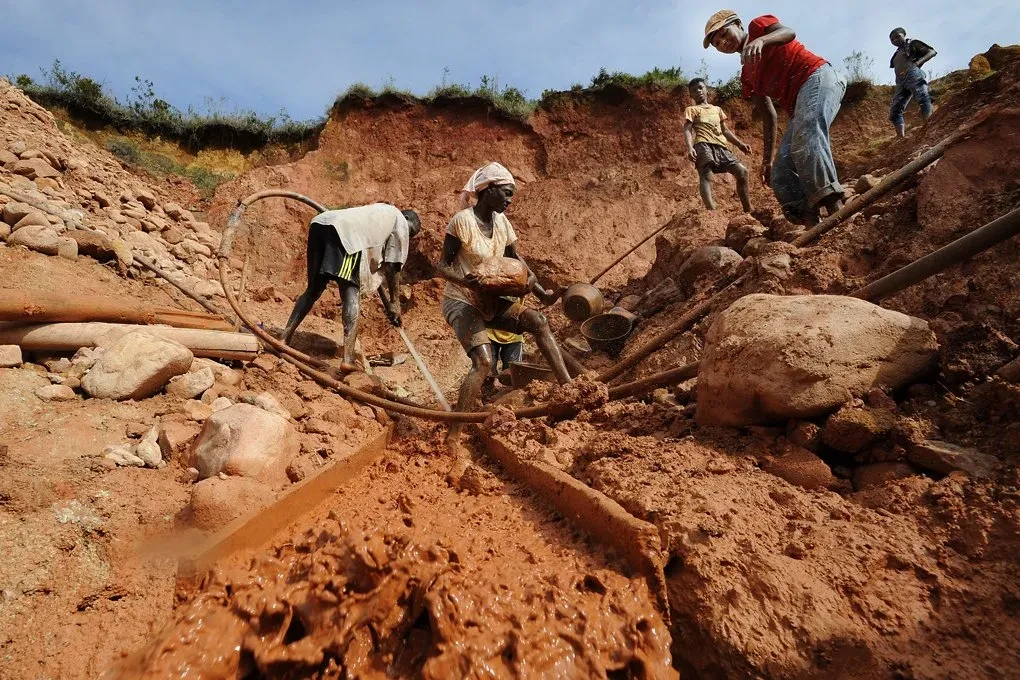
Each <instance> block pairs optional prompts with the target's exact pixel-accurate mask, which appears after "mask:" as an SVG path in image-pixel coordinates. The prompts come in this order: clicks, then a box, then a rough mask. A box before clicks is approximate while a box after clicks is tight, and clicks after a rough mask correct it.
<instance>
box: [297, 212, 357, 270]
mask: <svg viewBox="0 0 1020 680" xmlns="http://www.w3.org/2000/svg"><path fill="white" fill-rule="evenodd" d="M308 252H309V253H319V254H321V255H322V260H320V262H319V271H318V273H319V274H320V275H322V276H328V277H329V278H331V279H336V280H338V281H344V282H346V283H348V284H350V285H352V286H360V285H361V251H358V252H356V253H353V254H351V253H348V252H347V251H346V250H345V249H344V246H343V243H341V242H340V235H339V234H337V233H336V229H334V228H333V227H332V226H330V225H328V224H319V223H317V222H312V223H311V225H309V227H308Z"/></svg>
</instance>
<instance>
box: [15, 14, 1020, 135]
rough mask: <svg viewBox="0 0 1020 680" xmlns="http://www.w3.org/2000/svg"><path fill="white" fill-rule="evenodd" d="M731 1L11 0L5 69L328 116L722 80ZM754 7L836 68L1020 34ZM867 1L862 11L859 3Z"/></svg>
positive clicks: (991, 20)
mask: <svg viewBox="0 0 1020 680" xmlns="http://www.w3.org/2000/svg"><path fill="white" fill-rule="evenodd" d="M720 7H722V5H718V4H716V3H714V2H701V1H696V2H681V1H679V0H630V2H621V1H617V2H609V1H607V0H564V1H563V2H559V3H555V2H549V1H548V0H545V1H538V0H519V1H516V2H515V1H512V0H506V1H505V2H502V3H498V2H494V3H467V2H453V1H450V0H433V1H432V2H407V1H405V0H389V1H388V2H387V1H384V2H376V3H369V2H367V1H362V2H350V1H347V2H345V1H343V0H334V1H333V2H329V1H326V0H290V1H289V2H279V0H273V1H270V0H249V1H247V2H240V1H238V0H219V1H217V0H163V1H161V2H155V1H154V0H92V1H91V2H82V0H47V1H46V2H40V1H39V0H0V18H2V25H3V36H4V37H3V39H2V40H0V73H4V74H18V73H27V74H29V75H31V76H33V77H36V78H38V77H39V75H40V73H39V68H40V67H47V66H49V65H50V64H52V62H53V60H54V59H60V60H61V62H62V63H63V64H64V66H65V67H66V68H69V69H72V70H74V71H78V72H79V73H82V74H83V75H88V76H91V77H93V78H95V79H96V80H99V81H100V82H102V83H104V85H105V86H106V87H107V88H108V90H110V91H112V92H113V93H114V94H116V95H118V96H121V97H124V96H125V95H127V94H128V93H129V91H130V88H131V86H132V85H133V84H134V77H135V76H136V75H139V76H142V77H144V78H148V79H149V80H152V81H153V82H154V83H155V89H156V92H157V94H158V95H159V96H161V97H162V98H164V99H167V100H168V101H170V102H171V103H172V104H174V105H175V106H178V107H180V108H186V107H187V106H188V105H193V106H195V107H197V108H201V107H203V105H204V104H205V102H207V101H208V100H211V101H220V100H222V101H223V102H225V106H221V108H225V109H226V110H228V111H229V110H232V109H234V108H244V109H255V110H256V111H259V112H260V113H274V112H276V111H279V110H280V109H281V108H283V109H286V111H287V112H288V113H289V114H290V115H291V116H292V117H293V118H295V119H298V120H302V119H308V118H314V117H318V116H320V115H322V113H323V112H324V111H325V109H326V108H327V106H328V105H329V104H330V103H331V102H332V101H333V99H334V98H335V97H336V95H337V93H339V92H342V91H343V90H345V89H346V88H347V86H348V85H350V84H351V83H354V82H358V81H362V82H365V83H367V84H369V85H371V86H373V87H377V88H378V87H381V86H382V85H384V84H386V83H387V82H390V81H392V82H393V84H395V85H396V86H397V87H400V88H406V89H410V90H412V91H414V92H418V93H424V92H427V91H428V90H429V89H430V88H431V87H432V86H434V85H435V84H437V83H438V82H439V81H440V80H441V79H442V77H443V69H444V68H449V76H448V80H449V81H450V82H460V83H467V84H471V85H477V83H478V80H479V78H480V77H481V76H482V75H483V74H488V75H490V76H497V77H498V78H499V82H500V83H503V84H512V85H515V86H517V87H519V88H521V89H524V90H526V91H527V94H528V96H530V97H537V96H539V95H540V94H541V92H542V90H544V89H546V88H553V89H566V88H569V87H570V86H571V85H572V84H574V83H583V84H588V82H589V81H590V79H591V77H592V75H594V74H595V73H597V72H598V70H599V68H601V67H606V68H608V69H609V70H622V71H628V72H631V73H643V72H644V71H646V70H648V69H650V68H651V67H653V66H664V67H665V66H675V65H678V64H679V65H681V66H682V67H683V68H684V70H685V71H686V72H687V73H689V74H690V73H693V72H694V71H696V70H698V69H699V68H700V67H701V60H702V59H704V60H705V61H706V64H707V67H708V71H709V74H710V75H711V77H712V78H728V77H729V76H731V75H733V73H735V72H736V70H737V69H738V67H739V64H738V60H737V58H736V57H733V56H726V55H721V54H719V53H717V52H715V51H714V50H711V49H710V50H707V51H706V50H703V49H702V47H701V39H702V35H703V30H704V25H705V21H706V19H707V18H708V16H709V15H710V14H711V13H712V12H713V11H715V10H716V9H719V8H720ZM729 7H730V8H732V9H735V10H736V11H737V12H739V13H740V14H741V16H744V17H748V18H750V17H753V16H755V15H757V14H761V13H764V12H766V11H767V12H770V13H772V14H776V15H777V16H779V18H780V19H781V20H782V21H783V22H784V23H786V24H788V25H790V26H792V27H793V28H794V29H795V30H796V31H797V32H798V34H799V37H800V38H801V39H802V40H803V41H804V42H805V43H806V44H807V46H808V48H809V49H811V50H813V51H814V52H817V53H818V54H820V55H822V56H824V57H826V58H828V59H829V60H830V61H832V62H833V63H834V64H836V65H837V66H839V65H841V64H842V59H843V57H845V56H846V55H847V54H849V53H850V52H852V51H854V50H862V51H864V52H865V53H867V54H868V55H870V56H871V57H873V58H874V60H875V68H874V72H875V75H876V77H878V79H879V80H880V81H888V80H889V77H890V70H889V69H888V68H887V66H888V59H889V55H890V54H891V52H892V47H891V46H890V45H889V42H888V38H887V36H888V33H889V31H890V30H891V29H892V28H894V27H895V26H897V25H903V26H905V27H906V28H907V31H908V34H909V35H910V36H912V37H918V38H921V39H923V40H925V41H926V42H929V43H931V44H932V45H934V46H935V47H936V49H938V51H939V56H938V57H937V58H936V60H935V61H933V62H931V68H932V69H933V70H934V71H935V72H937V73H944V72H948V71H951V70H955V69H959V68H965V67H966V66H967V62H968V61H969V59H970V57H971V56H973V55H974V54H976V53H977V52H983V51H984V50H986V49H987V48H988V47H989V46H990V45H991V44H992V43H993V42H998V43H1000V44H1010V43H1012V42H1017V41H1018V40H1017V39H1018V36H1017V32H1016V27H1017V26H1018V25H1020V2H1016V0H1011V1H1010V2H988V1H981V0H977V1H973V2H965V3H960V2H950V1H948V0H929V1H928V2H911V1H908V0H898V1H896V2H874V1H868V0H864V1H861V2H829V3H817V4H813V5H812V4H809V3H805V2H803V1H801V2H792V1H786V0H777V1H775V2H772V3H768V4H764V3H761V2H731V3H730V4H729ZM865 7H866V8H867V9H861V8H865Z"/></svg>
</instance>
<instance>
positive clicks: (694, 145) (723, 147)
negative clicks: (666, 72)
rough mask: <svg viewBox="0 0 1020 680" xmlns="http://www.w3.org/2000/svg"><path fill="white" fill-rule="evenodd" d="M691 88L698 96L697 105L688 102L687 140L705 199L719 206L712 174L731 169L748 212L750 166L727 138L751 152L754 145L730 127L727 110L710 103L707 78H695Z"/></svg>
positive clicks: (685, 125)
mask: <svg viewBox="0 0 1020 680" xmlns="http://www.w3.org/2000/svg"><path fill="white" fill-rule="evenodd" d="M687 89H688V90H690V93H691V97H693V98H694V106H688V107H687V109H686V110H685V111H684V119H685V121H686V122H685V123H684V142H685V143H686V144H687V157H688V158H690V159H691V162H692V163H694V167H695V168H697V169H698V177H699V179H700V181H701V200H702V201H704V202H705V207H706V208H708V209H709V210H715V201H714V200H713V199H712V174H713V173H719V172H728V173H730V174H731V175H733V176H734V177H736V178H737V195H738V196H740V204H741V205H742V206H743V207H744V212H746V213H749V212H751V195H750V192H749V191H748V187H747V167H746V166H745V165H744V164H743V163H741V162H740V161H739V160H737V157H736V156H734V155H733V153H732V152H731V151H730V149H729V146H728V145H727V144H726V140H729V141H731V142H733V143H734V144H736V145H737V148H738V149H740V150H741V151H743V152H744V153H750V152H751V147H750V146H749V145H747V144H745V143H744V142H742V141H740V140H739V139H737V137H736V135H734V134H733V133H732V132H730V130H729V128H728V127H726V114H725V113H723V110H722V109H721V108H719V107H718V106H713V105H712V104H709V103H708V84H707V83H706V82H705V79H704V78H695V79H694V80H692V81H691V82H690V83H688V84H687Z"/></svg>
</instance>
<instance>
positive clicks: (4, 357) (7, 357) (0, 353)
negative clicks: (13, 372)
mask: <svg viewBox="0 0 1020 680" xmlns="http://www.w3.org/2000/svg"><path fill="white" fill-rule="evenodd" d="M21 362H22V358H21V347H19V346H18V345H0V368H17V367H18V366H20V365H21Z"/></svg>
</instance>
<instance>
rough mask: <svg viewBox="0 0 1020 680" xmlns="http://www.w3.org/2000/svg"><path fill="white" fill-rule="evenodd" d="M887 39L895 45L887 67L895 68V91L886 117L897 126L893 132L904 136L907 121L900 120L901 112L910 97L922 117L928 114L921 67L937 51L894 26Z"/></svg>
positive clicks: (926, 81) (926, 88) (925, 80)
mask: <svg viewBox="0 0 1020 680" xmlns="http://www.w3.org/2000/svg"><path fill="white" fill-rule="evenodd" d="M889 42H891V43H892V44H893V45H895V46H896V51H895V52H894V53H893V55H892V59H890V60H889V68H891V69H895V71H896V92H894V93H893V98H892V103H891V104H890V106H889V120H890V121H891V122H892V124H893V126H894V127H895V128H896V134H897V135H899V136H900V137H906V136H907V124H906V122H905V121H904V120H903V112H904V111H906V110H907V104H909V103H910V98H911V97H913V98H914V99H916V100H917V105H918V106H919V107H920V108H921V118H922V119H924V120H928V119H929V118H930V117H931V95H930V94H929V93H928V80H927V79H926V78H925V75H924V71H922V70H921V67H922V66H924V64H926V63H927V62H928V61H930V60H931V59H932V58H933V57H934V56H935V55H936V54H938V53H937V52H936V51H935V50H934V49H932V46H931V45H929V44H927V43H923V42H921V41H920V40H911V39H910V38H908V37H907V31H906V30H905V29H902V28H896V29H893V32H892V33H890V34H889Z"/></svg>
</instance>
